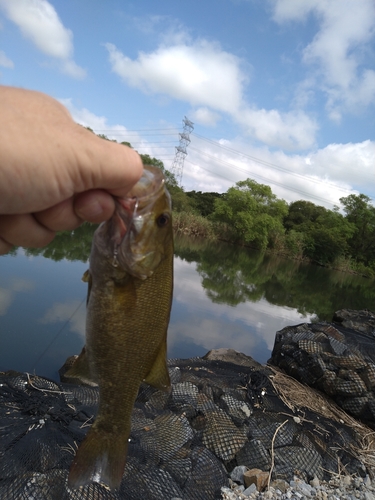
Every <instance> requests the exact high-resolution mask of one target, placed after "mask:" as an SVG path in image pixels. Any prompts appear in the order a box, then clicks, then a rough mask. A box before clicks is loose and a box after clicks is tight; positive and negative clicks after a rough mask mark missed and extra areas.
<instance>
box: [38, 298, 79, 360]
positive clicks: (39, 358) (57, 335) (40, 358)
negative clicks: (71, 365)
mask: <svg viewBox="0 0 375 500" xmlns="http://www.w3.org/2000/svg"><path fill="white" fill-rule="evenodd" d="M85 300H86V297H84V298H83V299H82V300H81V302H80V303H79V305H78V306H77V307H76V309H75V310H74V311H73V313H72V314H71V316H70V317H69V318H68V319H67V320H66V321H65V323H64V324H63V326H62V327H61V328H60V330H59V331H58V332H57V334H56V335H55V336H54V338H53V339H52V340H51V342H50V343H49V344H48V346H47V347H46V348H45V349H44V351H43V352H42V354H40V356H39V357H38V359H37V360H36V361H35V363H34V366H33V369H34V370H35V368H36V366H37V364H38V363H39V362H40V361H41V360H42V358H43V357H44V356H45V354H46V352H47V351H48V350H49V349H50V347H51V346H52V345H53V344H54V343H55V342H56V340H57V339H58V337H59V335H60V334H61V332H62V331H63V330H64V328H65V327H66V325H67V324H68V323H69V321H70V320H71V319H72V318H73V317H74V315H75V314H76V313H77V312H78V310H79V308H80V307H81V305H82V304H83V303H84V302H85Z"/></svg>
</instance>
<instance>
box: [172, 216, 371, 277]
mask: <svg viewBox="0 0 375 500" xmlns="http://www.w3.org/2000/svg"><path fill="white" fill-rule="evenodd" d="M173 229H174V232H175V234H176V235H179V236H187V237H198V238H203V239H205V240H207V241H215V240H221V241H225V242H228V243H230V244H235V245H240V246H244V247H248V248H252V249H255V250H260V249H259V248H257V246H256V245H254V244H249V243H244V242H242V241H240V240H239V239H238V238H236V237H235V233H234V232H233V230H232V228H231V227H229V226H228V225H227V224H224V223H220V222H213V221H211V220H209V219H207V218H206V217H203V216H201V215H197V214H195V213H193V212H174V213H173ZM294 233H295V232H293V233H292V234H288V235H285V234H283V235H281V234H280V235H278V237H277V238H273V240H272V241H271V242H270V244H269V246H268V247H267V248H266V250H265V251H266V252H267V253H271V254H277V255H281V256H283V257H286V258H289V259H293V260H300V261H305V262H309V263H312V264H317V265H321V266H323V267H327V268H330V269H336V270H339V271H342V272H347V273H353V274H359V275H361V276H364V277H366V278H374V276H375V273H374V271H373V270H372V269H371V268H368V267H366V266H365V265H364V264H361V263H358V262H356V261H355V260H354V259H352V258H350V257H348V258H346V257H343V256H339V257H337V259H335V260H334V261H333V262H329V263H328V262H325V263H321V262H316V261H314V260H312V259H310V258H308V257H307V256H306V255H304V245H303V243H304V242H303V240H302V239H301V235H300V234H294Z"/></svg>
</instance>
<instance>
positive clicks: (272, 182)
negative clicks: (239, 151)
mask: <svg viewBox="0 0 375 500" xmlns="http://www.w3.org/2000/svg"><path fill="white" fill-rule="evenodd" d="M191 149H193V150H194V149H195V148H193V147H191ZM198 151H199V150H198ZM202 154H206V156H208V157H210V158H213V159H214V160H216V161H218V162H220V163H223V164H224V165H228V166H230V167H232V168H234V169H235V170H239V171H241V172H245V173H247V174H249V173H250V174H251V175H252V176H253V177H257V178H258V179H262V180H263V181H266V182H267V183H269V184H273V185H275V186H279V187H282V188H284V189H287V190H288V191H294V192H296V193H298V194H301V195H304V196H307V197H308V198H313V199H315V200H319V201H322V202H324V203H329V204H330V205H333V206H334V205H335V204H334V203H332V201H331V200H327V199H325V198H321V197H320V196H316V195H313V194H311V193H307V192H306V191H301V190H300V189H296V188H292V187H289V186H287V185H285V184H282V183H281V182H277V181H274V180H270V179H267V178H266V177H263V176H261V175H259V174H254V173H252V172H249V171H247V170H245V169H243V168H240V167H237V166H235V165H233V164H232V163H229V162H227V161H225V160H220V159H219V158H215V157H214V156H211V155H209V154H207V153H203V152H202ZM189 163H191V164H192V165H194V163H192V162H189ZM195 166H196V167H199V168H201V169H203V170H206V171H207V172H210V173H213V174H215V175H216V176H219V177H222V178H223V179H227V180H229V181H230V180H231V179H228V178H227V177H224V176H223V175H221V174H218V173H217V172H212V170H209V169H208V168H206V167H202V166H201V165H196V164H195Z"/></svg>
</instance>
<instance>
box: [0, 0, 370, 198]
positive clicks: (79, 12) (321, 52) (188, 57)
mask: <svg viewBox="0 0 375 500" xmlns="http://www.w3.org/2000/svg"><path fill="white" fill-rule="evenodd" d="M0 83H1V84H4V85H15V86H19V87H24V88H30V89H35V90H40V91H42V92H46V93H48V94H50V95H52V96H53V97H55V98H57V99H59V100H60V101H61V102H63V103H64V104H65V105H66V106H67V107H68V109H69V110H70V112H71V113H72V115H73V117H74V119H75V120H76V121H77V122H79V123H81V124H83V125H87V126H90V127H92V128H93V129H94V130H95V131H96V132H98V133H105V134H106V135H107V136H109V137H111V138H115V139H116V140H118V141H123V140H127V141H130V142H131V143H132V144H133V145H134V147H135V149H137V150H138V151H139V152H142V153H148V154H150V155H152V156H156V157H157V158H160V159H161V160H163V161H164V164H165V166H166V167H167V168H170V167H171V165H172V161H173V156H174V152H175V146H177V145H178V140H179V135H178V133H179V132H181V131H182V119H183V118H184V116H187V117H188V118H189V119H190V120H192V121H193V122H194V132H193V134H192V135H191V144H190V145H189V147H188V153H189V154H188V156H187V158H186V161H185V165H184V174H183V181H182V183H183V185H184V187H185V189H186V190H190V189H195V190H202V191H213V190H215V191H220V192H222V191H225V190H227V189H228V187H230V186H231V185H233V184H234V183H235V182H237V181H239V180H243V179H245V178H247V177H250V178H253V179H255V180H256V181H258V182H261V183H265V184H269V185H271V187H272V189H273V191H274V193H275V194H277V195H278V196H279V197H282V198H284V199H286V200H287V201H288V202H290V201H292V200H296V199H301V198H303V199H309V200H311V201H313V202H314V203H317V204H322V205H325V206H327V207H329V208H332V205H333V204H338V203H339V201H338V200H339V198H340V197H342V196H347V195H348V194H350V193H364V194H367V195H368V196H370V197H371V198H375V142H374V131H375V3H374V1H373V0H345V1H344V0H301V1H299V2H298V1H295V0H204V1H202V0H189V2H182V1H172V0H159V1H157V2H156V1H155V0H138V1H134V2H128V1H125V0H107V1H106V2H103V1H99V0H79V1H76V0H49V1H47V0H17V1H14V0H0ZM4 126H6V125H4Z"/></svg>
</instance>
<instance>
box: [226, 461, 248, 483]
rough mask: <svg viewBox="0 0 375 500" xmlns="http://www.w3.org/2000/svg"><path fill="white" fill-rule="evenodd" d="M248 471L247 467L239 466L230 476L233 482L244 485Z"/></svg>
mask: <svg viewBox="0 0 375 500" xmlns="http://www.w3.org/2000/svg"><path fill="white" fill-rule="evenodd" d="M246 470H247V467H246V466H245V465H238V466H237V467H235V468H234V469H233V470H232V472H231V474H230V478H231V480H232V481H235V482H236V483H241V484H244V479H243V475H244V473H245V472H246Z"/></svg>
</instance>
